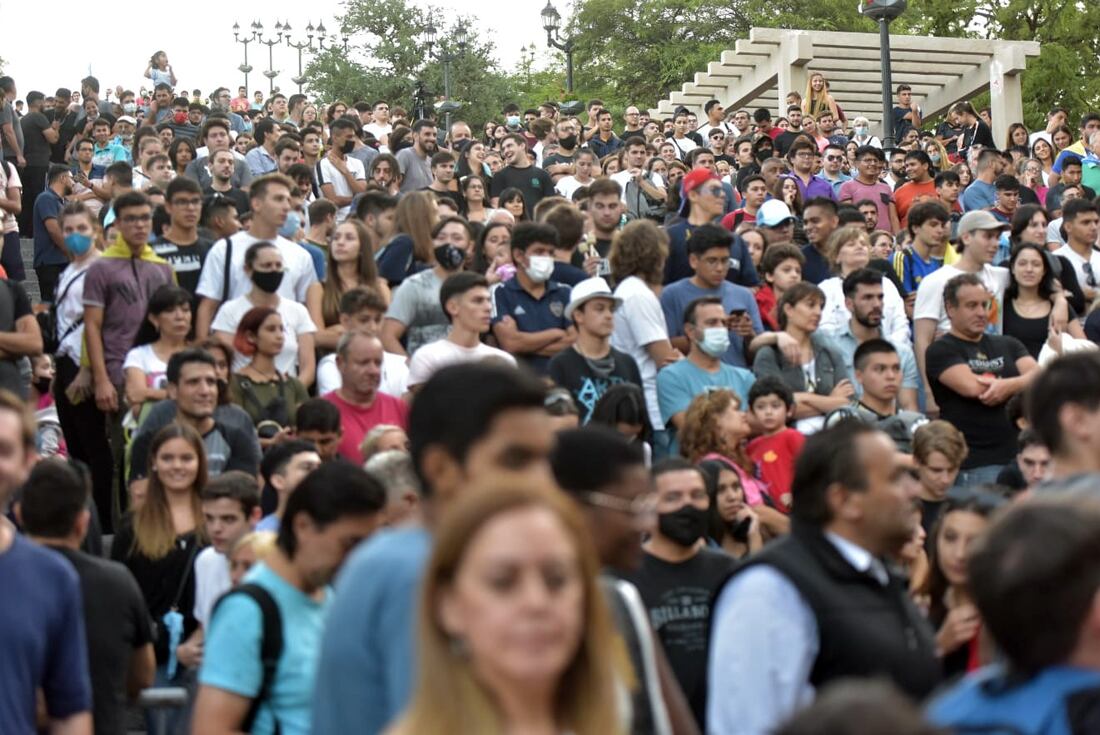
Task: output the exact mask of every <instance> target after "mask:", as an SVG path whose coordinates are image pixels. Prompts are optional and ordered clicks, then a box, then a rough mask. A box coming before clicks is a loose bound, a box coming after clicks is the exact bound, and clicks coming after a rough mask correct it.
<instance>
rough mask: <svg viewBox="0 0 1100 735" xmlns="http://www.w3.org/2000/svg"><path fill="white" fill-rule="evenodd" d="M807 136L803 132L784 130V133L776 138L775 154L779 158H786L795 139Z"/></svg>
mask: <svg viewBox="0 0 1100 735" xmlns="http://www.w3.org/2000/svg"><path fill="white" fill-rule="evenodd" d="M804 135H807V133H804V132H803V131H801V130H784V131H783V132H782V133H780V134H779V135H777V136H776V137H775V152H776V154H777V155H778V156H786V155H787V150H788V149H789V148H790V147H791V143H794V141H795V138H798V137H799V136H804Z"/></svg>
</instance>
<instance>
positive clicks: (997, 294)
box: [913, 264, 1009, 334]
mask: <svg viewBox="0 0 1100 735" xmlns="http://www.w3.org/2000/svg"><path fill="white" fill-rule="evenodd" d="M965 272H966V271H962V270H959V269H958V268H956V267H955V266H953V265H945V266H941V267H940V268H938V269H937V270H935V271H933V272H931V273H929V274H928V275H927V276H925V277H924V279H923V280H921V282H920V286H918V287H917V300H916V303H915V304H914V305H913V321H916V320H917V319H935V320H936V324H937V326H936V333H937V334H939V333H941V332H947V331H949V330H950V329H951V322H950V321H949V320H948V318H947V310H946V309H945V308H944V306H943V288H944V286H946V285H947V282H948V281H950V280H951V279H952V278H954V277H955V276H957V275H959V274H961V273H965ZM974 275H976V276H977V277H978V278H979V279H981V282H982V283H984V284H985V287H986V288H988V289H989V290H990V292H992V294H993V299H994V308H993V312H992V313H991V314H990V315H989V323H990V324H991V325H996V331H997V334H1000V333H1001V320H1002V316H1003V311H1002V308H1001V306H1002V304H1003V303H1004V296H1005V288H1007V287H1008V277H1009V276H1008V268H1000V267H998V266H995V265H988V264H986V265H984V266H982V269H981V270H980V271H978V272H977V273H975V274H974Z"/></svg>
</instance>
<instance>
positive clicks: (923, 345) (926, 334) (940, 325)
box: [913, 211, 1009, 416]
mask: <svg viewBox="0 0 1100 735" xmlns="http://www.w3.org/2000/svg"><path fill="white" fill-rule="evenodd" d="M1006 227H1007V225H1005V224H1004V223H1003V222H998V221H997V220H996V218H995V217H994V216H993V215H991V214H990V213H989V212H982V211H980V212H967V213H966V214H965V215H963V218H962V219H961V220H959V239H960V240H961V241H962V245H963V251H962V253H961V255H960V257H959V260H958V261H957V262H955V263H954V264H952V265H944V266H941V267H940V268H938V269H937V270H935V271H933V272H932V273H930V274H928V275H926V276H925V277H924V279H923V280H921V282H920V286H919V287H918V288H917V297H916V299H915V301H914V303H913V351H914V352H915V353H916V356H917V364H918V365H919V366H920V369H921V376H922V377H923V378H924V381H925V382H924V386H925V394H924V395H925V400H926V401H928V398H929V396H931V395H932V391H931V385H930V384H929V382H928V373H927V371H926V370H925V352H926V351H927V350H928V346H929V345H930V344H932V340H933V339H934V338H935V337H936V335H938V334H942V333H944V332H947V331H948V330H949V329H950V328H951V321H950V319H949V318H948V316H947V309H946V308H945V306H944V297H943V292H944V287H945V286H946V284H947V282H948V281H950V280H951V279H952V278H954V277H955V276H957V275H960V274H962V273H974V274H977V275H978V276H979V278H980V279H981V281H982V283H983V284H984V285H985V288H986V290H987V291H988V292H989V294H990V295H991V296H992V305H991V309H992V313H991V314H990V315H988V319H989V321H990V322H992V323H994V324H999V322H1000V314H1001V306H1000V305H1001V301H1002V299H1003V298H1004V292H1005V289H1006V288H1007V287H1008V283H1009V274H1008V269H1006V268H999V267H997V266H994V265H992V261H993V256H994V255H996V253H997V242H998V238H999V236H1000V233H1001V232H1003V231H1004V230H1005V229H1006ZM925 412H926V413H927V414H928V415H929V416H936V415H937V408H936V403H935V401H934V400H933V401H930V402H926V403H925Z"/></svg>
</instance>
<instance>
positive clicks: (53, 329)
mask: <svg viewBox="0 0 1100 735" xmlns="http://www.w3.org/2000/svg"><path fill="white" fill-rule="evenodd" d="M87 273H88V269H87V268H85V269H84V270H82V271H80V272H79V273H77V274H76V275H75V276H73V279H72V280H71V281H69V282H68V283H67V284H65V288H64V289H62V290H61V295H60V296H58V297H57V298H56V299H54V300H53V301H51V302H50V308H49V309H47V310H46V311H40V312H38V313H37V314H35V318H36V319H37V320H38V328H39V330H40V331H41V332H42V351H43V352H44V353H46V354H48V355H52V354H54V353H55V352H57V350H58V348H59V347H61V343H62V342H64V341H65V338H66V337H68V336H69V335H70V334H72V333H73V332H75V331H76V330H77V329H79V328H80V325H82V324H83V323H84V314H83V312H82V313H81V314H80V316H78V317H77V318H76V319H74V320H73V322H72V324H70V325H69V328H68V329H66V330H65V333H64V334H58V333H57V309H58V307H60V306H61V303H62V302H63V301H65V297H66V296H68V295H69V289H70V288H72V287H73V286H74V285H76V282H77V281H79V280H80V279H81V278H83V277H84V276H85V275H87ZM51 295H52V294H51Z"/></svg>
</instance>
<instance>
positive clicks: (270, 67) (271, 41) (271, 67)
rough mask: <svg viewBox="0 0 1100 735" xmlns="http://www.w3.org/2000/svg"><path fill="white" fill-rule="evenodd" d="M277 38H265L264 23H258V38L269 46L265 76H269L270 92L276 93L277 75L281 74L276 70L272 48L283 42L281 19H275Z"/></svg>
mask: <svg viewBox="0 0 1100 735" xmlns="http://www.w3.org/2000/svg"><path fill="white" fill-rule="evenodd" d="M275 33H276V36H275V38H270V37H268V38H266V39H265V38H264V24H263V23H260V22H257V23H256V40H257V41H259V42H260V43H262V44H263V45H264V46H267V71H265V72H264V76H265V77H267V83H268V94H274V92H275V77H277V76H279V72H277V71H275V54H274V51H273V50H272V49H274V47H275V46H278V45H279V44H280V43H282V42H283V24H282V23H280V22H279V21H275Z"/></svg>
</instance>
